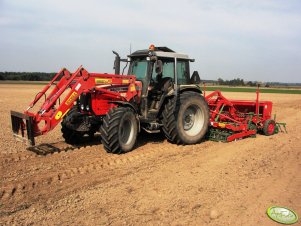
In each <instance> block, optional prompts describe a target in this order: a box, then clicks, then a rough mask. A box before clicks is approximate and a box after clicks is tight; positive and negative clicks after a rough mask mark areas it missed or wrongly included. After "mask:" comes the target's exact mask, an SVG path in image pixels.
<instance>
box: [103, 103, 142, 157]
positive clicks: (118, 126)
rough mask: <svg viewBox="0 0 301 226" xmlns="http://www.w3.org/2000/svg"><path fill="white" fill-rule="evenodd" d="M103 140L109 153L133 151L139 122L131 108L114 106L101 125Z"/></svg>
mask: <svg viewBox="0 0 301 226" xmlns="http://www.w3.org/2000/svg"><path fill="white" fill-rule="evenodd" d="M100 133H101V142H102V144H103V145H104V148H105V150H106V151H107V152H109V153H114V154H121V153H125V152H129V151H131V150H132V149H133V148H134V146H135V143H136V139H137V133H138V124H137V119H136V116H135V113H134V112H133V110H132V109H131V108H126V107H117V108H112V109H110V111H109V112H108V113H107V115H106V116H105V117H104V119H103V123H102V125H101V127H100Z"/></svg>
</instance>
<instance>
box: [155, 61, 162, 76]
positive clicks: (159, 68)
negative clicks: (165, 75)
mask: <svg viewBox="0 0 301 226" xmlns="http://www.w3.org/2000/svg"><path fill="white" fill-rule="evenodd" d="M155 67H156V73H157V74H162V72H163V63H162V60H157V61H156V63H155Z"/></svg>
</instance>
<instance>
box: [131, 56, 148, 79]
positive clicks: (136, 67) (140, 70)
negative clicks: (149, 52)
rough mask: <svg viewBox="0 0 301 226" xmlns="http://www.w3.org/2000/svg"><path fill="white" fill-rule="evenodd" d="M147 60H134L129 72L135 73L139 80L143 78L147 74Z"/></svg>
mask: <svg viewBox="0 0 301 226" xmlns="http://www.w3.org/2000/svg"><path fill="white" fill-rule="evenodd" d="M147 65H148V61H147V60H139V59H137V60H134V61H133V62H132V66H131V68H130V72H129V74H132V75H135V76H136V79H137V80H143V79H145V78H146V75H147Z"/></svg>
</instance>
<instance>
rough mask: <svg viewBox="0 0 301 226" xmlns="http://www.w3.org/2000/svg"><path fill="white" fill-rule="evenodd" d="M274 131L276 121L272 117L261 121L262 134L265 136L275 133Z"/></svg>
mask: <svg viewBox="0 0 301 226" xmlns="http://www.w3.org/2000/svg"><path fill="white" fill-rule="evenodd" d="M275 131H276V123H275V121H274V120H273V119H268V120H266V121H265V122H264V123H263V130H262V132H263V134H264V135H266V136H271V135H273V134H275Z"/></svg>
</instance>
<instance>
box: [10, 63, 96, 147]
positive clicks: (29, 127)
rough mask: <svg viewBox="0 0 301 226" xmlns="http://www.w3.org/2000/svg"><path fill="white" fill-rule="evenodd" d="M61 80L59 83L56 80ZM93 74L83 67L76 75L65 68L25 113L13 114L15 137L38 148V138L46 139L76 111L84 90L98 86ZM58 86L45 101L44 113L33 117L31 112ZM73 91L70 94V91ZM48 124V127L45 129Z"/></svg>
mask: <svg viewBox="0 0 301 226" xmlns="http://www.w3.org/2000/svg"><path fill="white" fill-rule="evenodd" d="M60 76H61V78H60V80H59V81H58V82H57V83H56V80H57V79H58V78H59V77H60ZM89 77H90V75H89V73H88V72H87V71H86V70H85V69H84V68H83V67H82V66H80V67H79V68H78V69H77V70H76V71H75V72H74V73H73V74H71V73H70V72H69V71H68V70H67V69H65V68H63V69H62V70H61V71H60V72H58V73H57V74H56V75H55V76H54V78H53V79H52V80H51V81H50V82H49V83H48V84H47V85H46V86H45V87H44V88H43V90H42V91H41V92H39V93H38V94H37V95H36V97H35V98H34V100H33V101H32V102H31V103H30V104H29V106H28V108H27V109H26V110H25V112H24V113H19V112H15V111H11V120H12V129H13V133H14V136H15V137H16V138H19V139H21V140H24V141H28V142H29V144H30V145H35V141H34V137H36V136H39V135H43V134H46V133H48V132H49V131H51V130H52V129H54V128H55V127H56V126H57V124H58V123H59V122H60V121H61V120H62V118H63V117H64V116H65V115H66V114H67V113H68V111H69V110H70V109H71V108H72V106H73V103H74V101H76V99H77V98H78V97H79V95H80V94H81V93H83V91H84V90H87V89H89V88H91V87H94V86H95V80H94V79H89ZM51 86H54V87H53V89H52V90H51V91H50V94H49V95H48V97H47V98H45V101H44V103H43V104H42V106H41V107H40V109H39V110H38V111H37V112H36V113H33V112H31V111H30V110H31V109H32V108H33V107H34V106H35V104H36V103H37V102H38V101H39V100H40V99H41V97H42V96H45V97H46V92H47V91H48V90H49V89H50V87H51ZM68 88H70V90H67V89H68ZM63 93H64V94H65V95H66V96H65V98H64V100H63V101H62V102H60V103H59V105H58V106H57V107H56V104H57V101H58V100H59V98H60V97H61V96H62V94H63ZM41 122H44V125H41V124H42V123H41Z"/></svg>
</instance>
